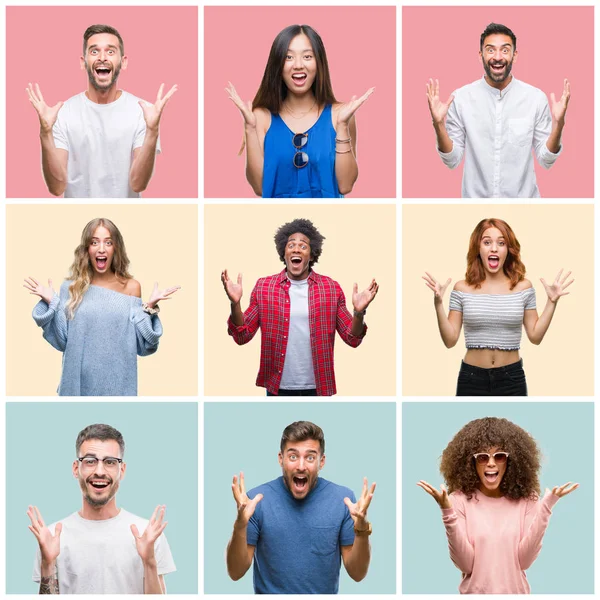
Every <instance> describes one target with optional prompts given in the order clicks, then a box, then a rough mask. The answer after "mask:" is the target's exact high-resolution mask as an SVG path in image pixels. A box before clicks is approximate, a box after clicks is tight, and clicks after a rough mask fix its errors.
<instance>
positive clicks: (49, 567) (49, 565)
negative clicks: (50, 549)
mask: <svg viewBox="0 0 600 600" xmlns="http://www.w3.org/2000/svg"><path fill="white" fill-rule="evenodd" d="M40 574H41V576H42V577H52V576H53V575H56V560H53V561H50V562H48V561H45V560H44V559H42V564H41V565H40Z"/></svg>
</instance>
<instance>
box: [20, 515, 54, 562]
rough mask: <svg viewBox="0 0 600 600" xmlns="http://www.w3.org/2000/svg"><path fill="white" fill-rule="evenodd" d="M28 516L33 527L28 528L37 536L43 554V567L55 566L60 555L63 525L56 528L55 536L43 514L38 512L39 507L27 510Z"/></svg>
mask: <svg viewBox="0 0 600 600" xmlns="http://www.w3.org/2000/svg"><path fill="white" fill-rule="evenodd" d="M27 516H28V517H29V520H30V521H31V525H29V526H28V528H29V531H31V533H33V535H35V538H36V539H37V541H38V544H39V545H40V552H41V554H42V566H49V565H53V564H54V562H55V561H56V559H57V558H58V555H59V554H60V534H61V532H62V523H57V524H56V527H55V528H54V535H52V533H51V532H50V530H49V529H48V527H46V524H45V523H44V519H42V514H41V513H40V511H39V510H38V507H37V506H29V507H28V508H27Z"/></svg>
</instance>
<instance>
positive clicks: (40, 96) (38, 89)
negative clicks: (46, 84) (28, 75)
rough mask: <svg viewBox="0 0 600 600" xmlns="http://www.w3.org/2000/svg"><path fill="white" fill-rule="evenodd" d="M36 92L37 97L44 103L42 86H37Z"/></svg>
mask: <svg viewBox="0 0 600 600" xmlns="http://www.w3.org/2000/svg"><path fill="white" fill-rule="evenodd" d="M35 90H36V92H37V97H38V98H39V99H40V101H41V102H43V101H44V96H42V90H40V86H39V85H38V84H37V83H36V84H35Z"/></svg>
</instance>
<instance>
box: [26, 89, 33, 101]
mask: <svg viewBox="0 0 600 600" xmlns="http://www.w3.org/2000/svg"><path fill="white" fill-rule="evenodd" d="M25 91H26V92H27V95H28V96H29V102H31V103H32V104H33V102H35V100H34V99H33V96H32V95H31V92H30V91H29V88H25Z"/></svg>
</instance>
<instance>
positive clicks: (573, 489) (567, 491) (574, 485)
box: [564, 483, 579, 496]
mask: <svg viewBox="0 0 600 600" xmlns="http://www.w3.org/2000/svg"><path fill="white" fill-rule="evenodd" d="M578 487H579V484H578V483H574V484H573V485H572V486H571V487H570V488H569V489H568V490H565V492H564V495H565V496H566V495H567V494H570V493H571V492H574V491H575V490H576V489H577V488H578Z"/></svg>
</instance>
